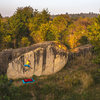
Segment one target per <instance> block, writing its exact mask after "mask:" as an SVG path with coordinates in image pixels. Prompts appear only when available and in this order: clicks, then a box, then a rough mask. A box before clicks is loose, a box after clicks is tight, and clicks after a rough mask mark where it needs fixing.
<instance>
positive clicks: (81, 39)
mask: <svg viewBox="0 0 100 100" xmlns="http://www.w3.org/2000/svg"><path fill="white" fill-rule="evenodd" d="M78 41H79V43H80V44H81V45H85V44H88V43H89V40H88V38H87V37H86V36H82V37H81V38H80V39H79V40H78Z"/></svg>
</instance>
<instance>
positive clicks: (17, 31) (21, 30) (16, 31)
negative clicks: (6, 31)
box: [9, 7, 33, 48]
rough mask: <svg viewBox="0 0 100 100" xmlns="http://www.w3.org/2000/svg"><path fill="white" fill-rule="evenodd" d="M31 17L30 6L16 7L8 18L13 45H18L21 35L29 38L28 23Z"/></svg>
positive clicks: (15, 46)
mask: <svg viewBox="0 0 100 100" xmlns="http://www.w3.org/2000/svg"><path fill="white" fill-rule="evenodd" d="M32 17H33V9H32V8H31V7H24V8H18V9H17V11H16V12H15V13H14V15H13V16H12V17H10V18H9V28H10V30H11V31H10V34H11V38H12V41H13V47H14V48H17V47H20V46H21V45H19V44H20V41H21V39H22V37H24V36H25V37H28V38H30V36H29V34H30V31H29V28H28V23H29V20H30V19H31V18H32Z"/></svg>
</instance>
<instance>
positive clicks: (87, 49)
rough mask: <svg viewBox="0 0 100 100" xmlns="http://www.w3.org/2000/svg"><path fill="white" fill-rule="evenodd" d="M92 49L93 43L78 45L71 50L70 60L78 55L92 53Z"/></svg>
mask: <svg viewBox="0 0 100 100" xmlns="http://www.w3.org/2000/svg"><path fill="white" fill-rule="evenodd" d="M92 50H93V46H92V45H91V44H86V45H83V46H80V47H76V48H74V49H72V50H70V51H69V54H68V62H71V61H72V60H74V59H75V58H76V57H80V56H81V55H82V56H85V55H87V54H88V53H92Z"/></svg>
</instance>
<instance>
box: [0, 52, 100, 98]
mask: <svg viewBox="0 0 100 100" xmlns="http://www.w3.org/2000/svg"><path fill="white" fill-rule="evenodd" d="M95 57H96V56H95V55H94V54H93V53H92V52H88V53H86V54H85V55H84V54H81V55H79V56H76V57H75V58H74V59H73V60H70V61H69V62H68V63H67V64H66V66H65V67H64V68H63V69H62V70H61V71H59V72H58V73H56V74H53V75H49V76H40V77H36V76H33V78H34V79H35V83H31V84H25V85H23V84H22V79H19V80H16V81H13V82H12V84H11V86H13V85H14V87H13V89H11V90H9V89H8V90H9V91H10V93H11V94H10V97H9V95H8V97H9V98H10V100H51V99H52V100H100V78H99V76H100V67H99V65H98V64H95V63H94V59H95ZM15 86H16V87H15ZM3 91H4V90H3ZM11 91H13V92H11ZM4 93H5V92H4ZM7 93H8V92H7V91H6V94H7ZM8 94H9V93H8ZM0 95H1V97H2V94H0ZM5 100H8V99H5Z"/></svg>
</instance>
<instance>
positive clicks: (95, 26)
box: [88, 15, 100, 47]
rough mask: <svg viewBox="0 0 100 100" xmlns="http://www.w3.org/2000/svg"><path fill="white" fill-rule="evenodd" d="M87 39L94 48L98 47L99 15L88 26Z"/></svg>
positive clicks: (99, 44) (99, 35)
mask: <svg viewBox="0 0 100 100" xmlns="http://www.w3.org/2000/svg"><path fill="white" fill-rule="evenodd" d="M88 38H89V40H90V41H91V43H92V44H93V45H95V46H98V47H99V46H100V15H99V16H98V17H97V18H95V20H94V22H93V23H92V25H89V26H88Z"/></svg>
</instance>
